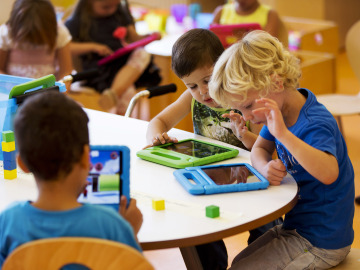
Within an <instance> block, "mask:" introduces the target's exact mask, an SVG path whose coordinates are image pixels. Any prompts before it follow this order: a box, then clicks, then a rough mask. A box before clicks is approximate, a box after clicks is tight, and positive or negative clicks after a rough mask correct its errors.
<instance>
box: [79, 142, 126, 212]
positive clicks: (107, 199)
mask: <svg viewBox="0 0 360 270" xmlns="http://www.w3.org/2000/svg"><path fill="white" fill-rule="evenodd" d="M129 175H130V150H129V148H128V147H126V146H105V145H102V146H99V145H92V146H90V171H89V175H88V178H87V181H88V185H87V186H86V188H85V190H84V192H83V193H82V194H81V195H80V197H79V200H78V201H79V202H81V203H91V204H99V205H108V206H111V207H113V208H115V209H117V210H118V209H119V202H120V196H121V195H125V196H126V197H127V202H128V203H129V201H130V185H129V184H130V181H129Z"/></svg>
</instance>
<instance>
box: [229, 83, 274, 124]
mask: <svg viewBox="0 0 360 270" xmlns="http://www.w3.org/2000/svg"><path fill="white" fill-rule="evenodd" d="M240 97H241V96H240V95H236V94H230V93H229V94H228V98H227V100H228V104H229V107H230V108H231V109H237V110H239V111H240V112H241V113H242V116H243V118H244V119H245V121H251V122H252V123H254V124H265V125H266V117H265V115H262V116H258V115H255V114H254V113H253V110H255V109H257V108H261V107H263V105H260V104H258V103H256V100H257V99H259V98H260V96H259V91H257V90H248V92H247V97H246V100H245V101H243V102H239V101H238V100H239V99H240ZM268 98H271V97H268Z"/></svg>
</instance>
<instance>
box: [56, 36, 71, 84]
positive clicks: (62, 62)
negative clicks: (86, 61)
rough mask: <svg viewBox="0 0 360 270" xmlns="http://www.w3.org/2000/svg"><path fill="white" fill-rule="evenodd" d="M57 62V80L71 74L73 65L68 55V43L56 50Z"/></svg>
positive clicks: (69, 54)
mask: <svg viewBox="0 0 360 270" xmlns="http://www.w3.org/2000/svg"><path fill="white" fill-rule="evenodd" d="M56 53H57V60H58V63H59V72H58V76H57V77H58V78H57V79H58V80H60V79H62V78H64V77H65V76H67V75H69V74H71V72H72V70H73V64H72V59H71V53H70V43H68V44H66V45H65V46H64V47H62V48H60V49H58V50H57V52H56Z"/></svg>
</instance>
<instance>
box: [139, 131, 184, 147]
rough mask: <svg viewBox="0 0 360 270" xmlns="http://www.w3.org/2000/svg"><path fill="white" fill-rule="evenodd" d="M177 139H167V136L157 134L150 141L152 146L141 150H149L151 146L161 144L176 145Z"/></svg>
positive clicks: (165, 134)
mask: <svg viewBox="0 0 360 270" xmlns="http://www.w3.org/2000/svg"><path fill="white" fill-rule="evenodd" d="M177 142H178V139H176V138H174V137H169V135H168V134H167V133H166V132H164V133H162V134H160V133H158V134H157V135H156V136H155V137H154V138H153V139H152V144H149V145H147V146H145V147H144V148H143V149H146V148H149V147H151V146H155V145H161V144H165V143H177Z"/></svg>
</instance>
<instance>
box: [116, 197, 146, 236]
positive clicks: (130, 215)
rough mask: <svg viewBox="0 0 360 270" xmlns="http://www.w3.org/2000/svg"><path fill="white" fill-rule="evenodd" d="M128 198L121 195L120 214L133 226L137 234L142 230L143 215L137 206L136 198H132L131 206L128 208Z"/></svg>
mask: <svg viewBox="0 0 360 270" xmlns="http://www.w3.org/2000/svg"><path fill="white" fill-rule="evenodd" d="M126 204H127V199H126V196H121V198H120V206H119V214H120V215H122V216H123V217H124V218H125V219H126V220H127V221H128V222H129V223H130V225H131V227H133V229H134V233H135V235H137V234H138V232H139V231H140V228H141V225H142V223H143V215H142V213H141V211H140V209H139V208H138V207H137V206H136V200H135V199H131V200H130V203H129V207H128V208H126Z"/></svg>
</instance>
